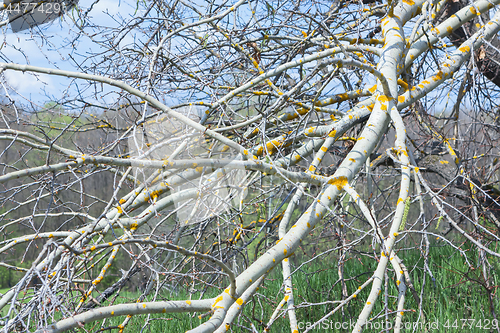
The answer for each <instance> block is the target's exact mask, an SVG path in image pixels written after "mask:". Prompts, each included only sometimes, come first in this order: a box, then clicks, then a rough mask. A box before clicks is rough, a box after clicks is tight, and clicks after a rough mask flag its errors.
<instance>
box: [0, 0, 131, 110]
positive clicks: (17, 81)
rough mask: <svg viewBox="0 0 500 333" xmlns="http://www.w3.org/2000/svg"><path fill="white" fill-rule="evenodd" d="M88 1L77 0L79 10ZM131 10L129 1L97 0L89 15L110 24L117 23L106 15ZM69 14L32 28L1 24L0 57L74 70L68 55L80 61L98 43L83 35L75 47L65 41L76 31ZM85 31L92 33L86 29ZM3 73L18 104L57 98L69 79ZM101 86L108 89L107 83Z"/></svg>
mask: <svg viewBox="0 0 500 333" xmlns="http://www.w3.org/2000/svg"><path fill="white" fill-rule="evenodd" d="M92 2H93V1H92ZM92 2H90V1H81V2H80V4H79V6H80V9H81V10H83V11H86V10H88V7H87V6H89V5H90V4H91V3H92ZM134 4H135V3H134ZM134 12H135V8H134V7H132V5H131V4H130V3H129V2H124V1H119V2H116V1H112V0H101V1H99V2H97V3H96V4H95V5H94V6H93V8H92V10H91V11H90V12H89V16H90V17H91V18H92V22H95V23H97V24H103V25H106V26H107V27H112V26H113V25H114V26H117V25H118V22H116V21H114V20H111V19H110V16H121V17H123V18H127V17H131V16H132V15H133V14H134ZM71 16H76V15H75V12H71V11H70V12H68V13H67V14H66V15H64V17H62V18H59V19H56V20H55V21H53V22H51V23H47V24H43V25H40V26H39V27H35V28H34V29H33V31H30V30H29V29H28V30H24V31H21V32H18V33H14V32H13V31H12V29H11V28H10V26H8V25H7V26H4V27H2V28H1V29H2V37H3V40H2V46H1V48H0V56H1V57H2V60H0V61H8V62H14V63H19V64H30V65H33V66H39V67H47V68H59V69H65V70H74V71H76V70H78V69H77V67H76V66H74V62H73V61H71V60H70V55H71V57H73V58H74V59H76V61H78V62H80V61H82V60H83V56H84V55H85V54H86V53H87V52H96V51H99V46H98V45H97V44H95V43H94V42H92V41H91V40H90V39H89V38H88V37H85V36H84V37H81V38H79V40H78V43H77V44H75V45H74V46H76V47H75V48H73V46H72V45H71V44H70V43H69V41H70V40H72V39H73V38H74V36H75V35H76V34H78V33H79V29H78V27H77V26H76V25H75V23H74V22H73V20H72V18H71ZM85 32H87V33H89V34H91V33H92V31H89V29H87V30H86V31H85ZM42 33H43V35H44V37H46V38H43V39H42V38H41V37H40V35H41V34H42ZM130 38H132V37H126V38H125V39H124V40H123V42H122V44H126V43H128V42H129V41H130V40H129V39H130ZM64 45H65V46H64ZM4 75H5V79H6V81H7V83H8V85H10V86H11V87H12V88H14V90H15V92H17V93H18V94H16V93H12V91H11V92H10V93H11V96H12V98H14V99H16V100H17V101H19V102H20V103H22V104H26V103H28V99H29V100H31V101H33V102H35V103H37V104H38V105H43V103H45V102H47V101H49V100H52V99H54V100H58V99H61V98H63V97H64V94H65V90H67V89H68V87H69V84H70V83H71V80H68V79H65V78H62V77H55V76H49V75H44V74H32V73H21V72H16V71H5V73H4ZM2 89H3V88H2ZM69 89H70V90H71V89H72V88H69ZM105 89H109V87H106V88H105ZM47 95H48V96H47Z"/></svg>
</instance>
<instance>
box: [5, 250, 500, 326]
mask: <svg viewBox="0 0 500 333" xmlns="http://www.w3.org/2000/svg"><path fill="white" fill-rule="evenodd" d="M468 255H469V256H470V258H473V259H474V258H477V254H475V253H468ZM399 256H400V257H401V258H402V259H403V260H404V262H405V263H406V266H407V267H408V270H409V271H410V275H411V278H412V282H413V284H414V285H415V288H416V290H417V293H418V294H419V295H420V288H421V287H422V283H423V280H424V272H423V270H422V267H423V260H422V258H421V256H420V253H419V252H417V251H415V250H411V251H400V252H399ZM490 262H492V263H495V266H494V267H493V268H492V271H491V274H492V284H493V286H498V285H499V280H500V265H499V262H498V261H495V260H491V261H490ZM375 265H376V262H374V260H372V259H370V258H368V257H366V256H363V257H358V258H354V257H353V258H351V259H350V260H348V261H347V263H346V265H345V268H344V272H345V276H346V278H348V280H347V281H346V284H347V290H348V292H349V293H352V292H353V291H354V290H356V289H357V288H358V286H359V285H361V284H362V283H363V282H364V281H366V279H368V278H369V277H370V276H371V273H372V272H373V270H374V268H375ZM429 267H430V269H431V270H432V272H433V275H434V278H435V281H434V282H433V281H432V280H431V279H430V276H429V275H428V274H426V283H425V287H424V299H423V312H424V316H425V319H426V321H427V322H432V323H433V325H437V327H435V326H431V328H430V329H429V330H428V331H429V332H493V331H495V332H496V330H493V329H492V327H493V326H492V320H493V315H492V312H491V310H490V303H489V299H488V294H487V292H486V289H485V288H484V287H483V286H482V285H481V284H482V283H483V282H482V278H481V276H480V269H474V270H471V269H470V268H469V266H468V265H466V264H465V262H464V259H463V257H461V256H460V254H459V253H458V252H457V251H455V250H453V249H451V248H450V247H440V246H435V247H433V248H432V250H431V256H430V262H429ZM337 272H338V270H337V262H336V259H335V258H334V257H333V256H331V257H324V258H322V259H320V260H319V261H316V262H314V263H312V264H311V265H308V266H303V267H302V268H301V269H300V270H299V271H298V272H297V273H296V274H294V276H293V278H294V280H293V283H294V295H295V301H296V304H297V305H300V304H302V303H303V302H306V301H307V302H310V303H320V302H323V301H324V300H326V299H340V298H341V297H340V295H341V286H340V284H339V283H338V282H337V281H338V273H337ZM281 281H282V277H281V271H280V269H279V268H276V269H275V270H274V271H273V272H272V273H271V274H270V275H269V277H268V279H267V280H266V281H265V282H264V284H263V285H262V287H261V288H260V289H259V291H258V294H256V295H255V296H254V298H253V299H251V300H250V302H249V303H248V304H247V305H246V306H245V308H244V319H242V320H241V321H240V322H239V323H235V324H234V325H233V326H232V331H233V332H243V331H245V329H244V328H243V327H247V328H248V327H251V324H253V325H254V326H255V327H256V328H257V330H258V331H259V332H262V331H263V329H264V326H263V324H262V323H261V322H260V320H259V319H261V318H263V320H264V321H265V322H266V323H267V321H268V319H269V317H270V316H271V314H272V312H273V310H274V308H275V307H276V305H277V304H278V303H279V302H280V301H281V299H282V297H283V293H282V291H281ZM388 287H389V291H390V295H397V287H396V284H395V281H394V276H393V274H392V273H389V284H388ZM495 288H496V287H495ZM5 291H6V289H5V288H3V289H0V292H2V293H3V292H5ZM494 291H495V289H494ZM218 292H219V290H216V289H214V290H212V291H210V290H209V291H208V293H206V294H205V295H204V297H212V296H216V295H217V294H218ZM368 293H369V290H364V291H362V292H361V293H360V295H359V296H358V297H357V298H356V299H355V300H354V301H352V302H351V303H350V304H349V305H348V306H347V307H346V308H345V310H344V311H343V312H342V311H340V312H338V313H336V314H335V315H333V316H331V317H330V318H329V321H328V322H327V324H328V325H333V326H331V328H328V329H325V328H318V329H316V330H313V332H327V331H335V332H348V331H351V329H349V328H347V329H341V328H339V326H337V329H335V325H340V324H342V323H346V324H344V325H348V324H349V322H350V321H354V320H355V318H356V314H358V313H359V312H360V310H361V309H362V307H363V305H364V303H365V302H366V297H367V295H368ZM137 296H138V293H131V292H128V293H124V294H122V296H120V297H119V298H117V300H116V302H115V304H117V303H126V302H134V300H135V298H136V297H137ZM197 296H199V295H193V297H192V299H196V298H197ZM384 298H385V290H382V294H381V295H380V298H379V302H377V305H376V306H375V308H374V310H373V312H372V316H373V317H377V316H378V315H383V314H384V312H383V307H382V304H380V300H384ZM163 299H186V295H181V294H164V295H163ZM493 304H494V308H495V311H496V313H499V312H500V301H499V300H498V297H497V298H495V297H494V301H493ZM333 308H334V305H333V304H326V305H325V304H323V305H316V306H309V307H302V308H299V309H298V310H297V317H298V318H300V320H301V321H302V324H301V325H303V326H302V327H304V328H305V327H306V326H307V323H308V322H315V321H317V320H318V319H320V318H322V317H323V316H324V315H325V314H326V313H328V312H330V311H331V310H332V309H333ZM389 308H390V311H394V309H395V308H396V298H395V297H393V296H390V297H389ZM417 309H418V306H417V303H416V301H415V299H414V298H413V297H412V294H411V293H410V291H409V290H408V291H407V293H406V303H405V314H404V316H403V321H404V323H405V324H406V325H413V324H414V323H416V322H417V319H418V317H419V314H418V311H417ZM198 315H199V314H196V315H189V314H179V315H170V314H166V315H164V314H163V315H161V314H158V315H151V316H150V317H149V321H147V319H146V317H145V316H141V317H135V316H134V317H132V319H131V321H130V323H129V324H128V326H127V328H126V329H125V331H128V332H141V331H142V332H160V331H161V332H184V331H186V330H188V329H191V328H194V327H196V326H198V325H199V324H201V323H202V322H203V321H205V320H207V318H204V319H203V320H200V319H199V318H198V317H197V316H198ZM390 318H391V322H393V320H392V318H394V316H390ZM124 319H125V317H118V318H112V319H110V320H107V321H105V323H104V327H116V326H118V325H120V324H121V323H122V322H123V320H124ZM250 322H251V324H250ZM382 322H384V317H383V316H382V317H379V318H375V319H374V322H373V323H374V326H373V327H372V329H366V330H365V332H380V331H382V329H381V328H380V327H379V326H376V325H380V323H382ZM145 323H148V325H147V326H145V327H144V325H145ZM377 323H378V324H377ZM102 324H103V323H102V321H100V322H94V323H91V324H87V325H86V327H85V328H86V329H87V330H88V331H89V332H95V331H97V330H99V329H100V328H101V325H102ZM264 324H265V323H264ZM239 325H241V326H239ZM288 325H289V324H288V319H287V318H286V317H285V316H283V313H281V314H280V316H278V319H277V320H276V321H275V322H274V323H273V325H272V326H271V328H270V332H290V329H289V326H288ZM470 325H472V326H473V327H470ZM407 327H408V329H403V330H402V331H403V332H412V331H413V329H409V326H407ZM114 331H115V332H117V330H114ZM301 331H302V330H301ZM416 331H417V332H423V331H425V330H423V329H417V330H416Z"/></svg>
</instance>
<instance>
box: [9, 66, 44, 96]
mask: <svg viewBox="0 0 500 333" xmlns="http://www.w3.org/2000/svg"><path fill="white" fill-rule="evenodd" d="M4 75H5V78H6V79H7V83H8V84H9V85H10V86H11V87H12V88H13V89H14V90H15V91H16V92H17V93H19V94H21V95H23V96H25V97H29V95H30V94H33V93H35V94H39V93H40V92H41V91H42V89H43V88H45V87H50V86H52V78H51V77H50V76H49V75H46V74H36V75H35V74H32V73H22V72H18V71H12V70H6V71H5V73H4Z"/></svg>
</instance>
